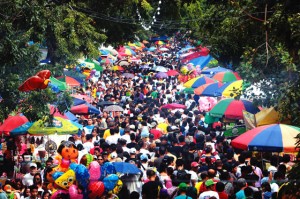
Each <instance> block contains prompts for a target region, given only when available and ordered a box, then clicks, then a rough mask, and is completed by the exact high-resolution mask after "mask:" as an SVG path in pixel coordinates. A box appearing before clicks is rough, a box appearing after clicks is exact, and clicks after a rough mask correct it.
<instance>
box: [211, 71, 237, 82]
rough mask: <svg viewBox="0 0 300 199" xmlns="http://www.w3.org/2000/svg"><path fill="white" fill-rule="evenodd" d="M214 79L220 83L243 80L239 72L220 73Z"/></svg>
mask: <svg viewBox="0 0 300 199" xmlns="http://www.w3.org/2000/svg"><path fill="white" fill-rule="evenodd" d="M213 79H215V80H218V81H219V82H222V83H226V82H233V81H236V80H240V79H242V78H241V77H240V76H239V74H238V73H237V72H231V71H224V72H219V73H217V74H215V75H214V76H213Z"/></svg>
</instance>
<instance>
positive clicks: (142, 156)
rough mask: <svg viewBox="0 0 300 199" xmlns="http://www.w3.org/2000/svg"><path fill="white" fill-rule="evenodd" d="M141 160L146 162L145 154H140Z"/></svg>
mask: <svg viewBox="0 0 300 199" xmlns="http://www.w3.org/2000/svg"><path fill="white" fill-rule="evenodd" d="M140 159H141V160H148V156H147V155H146V154H144V153H143V154H142V155H141V157H140Z"/></svg>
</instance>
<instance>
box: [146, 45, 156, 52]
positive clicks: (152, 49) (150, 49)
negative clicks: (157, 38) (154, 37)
mask: <svg viewBox="0 0 300 199" xmlns="http://www.w3.org/2000/svg"><path fill="white" fill-rule="evenodd" d="M155 50H156V47H155V46H151V47H150V48H148V51H150V52H153V51H155Z"/></svg>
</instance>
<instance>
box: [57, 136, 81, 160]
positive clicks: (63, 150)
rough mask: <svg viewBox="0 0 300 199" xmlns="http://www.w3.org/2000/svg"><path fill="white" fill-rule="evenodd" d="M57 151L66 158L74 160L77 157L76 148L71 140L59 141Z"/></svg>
mask: <svg viewBox="0 0 300 199" xmlns="http://www.w3.org/2000/svg"><path fill="white" fill-rule="evenodd" d="M57 152H58V153H59V154H60V155H61V156H62V157H63V158H64V159H66V160H71V161H72V162H76V159H77V158H78V149H77V148H76V145H75V144H74V143H73V142H70V141H65V142H63V143H61V144H60V145H59V147H58V149H57Z"/></svg>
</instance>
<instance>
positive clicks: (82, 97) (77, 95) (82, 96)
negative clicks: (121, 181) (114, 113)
mask: <svg viewBox="0 0 300 199" xmlns="http://www.w3.org/2000/svg"><path fill="white" fill-rule="evenodd" d="M71 96H72V97H74V98H77V99H81V100H85V101H87V102H88V103H91V102H92V101H93V100H92V99H91V97H89V96H87V95H81V94H71Z"/></svg>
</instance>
